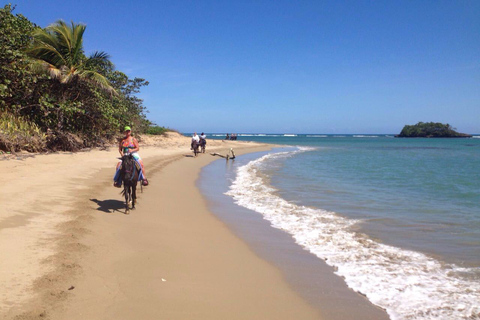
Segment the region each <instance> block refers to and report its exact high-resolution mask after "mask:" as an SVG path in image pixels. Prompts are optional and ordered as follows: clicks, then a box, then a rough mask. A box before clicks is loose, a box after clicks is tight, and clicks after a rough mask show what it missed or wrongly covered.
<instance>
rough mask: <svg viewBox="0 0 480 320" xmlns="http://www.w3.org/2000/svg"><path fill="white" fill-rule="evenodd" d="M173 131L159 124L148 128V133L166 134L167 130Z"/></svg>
mask: <svg viewBox="0 0 480 320" xmlns="http://www.w3.org/2000/svg"><path fill="white" fill-rule="evenodd" d="M167 131H171V130H169V129H167V128H164V127H159V126H151V127H149V128H148V129H147V131H146V134H151V135H162V134H165V132H167Z"/></svg>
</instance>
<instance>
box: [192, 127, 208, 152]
mask: <svg viewBox="0 0 480 320" xmlns="http://www.w3.org/2000/svg"><path fill="white" fill-rule="evenodd" d="M206 145H207V136H206V135H205V133H203V132H202V134H201V135H200V136H198V135H197V133H196V132H195V133H194V134H193V135H192V143H191V145H190V149H191V150H193V154H194V155H195V157H196V156H197V154H199V153H200V152H202V153H205V147H206Z"/></svg>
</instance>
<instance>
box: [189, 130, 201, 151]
mask: <svg viewBox="0 0 480 320" xmlns="http://www.w3.org/2000/svg"><path fill="white" fill-rule="evenodd" d="M199 142H200V138H199V137H198V135H197V133H196V132H195V133H194V134H193V136H192V144H191V145H190V147H191V150H193V144H194V143H197V144H198V143H199Z"/></svg>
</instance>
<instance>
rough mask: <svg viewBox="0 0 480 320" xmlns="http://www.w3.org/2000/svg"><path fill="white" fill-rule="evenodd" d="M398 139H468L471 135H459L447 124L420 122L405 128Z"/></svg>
mask: <svg viewBox="0 0 480 320" xmlns="http://www.w3.org/2000/svg"><path fill="white" fill-rule="evenodd" d="M397 137H400V138H466V137H471V135H468V134H464V133H459V132H457V131H455V129H454V128H453V127H452V126H451V125H449V124H448V123H447V124H443V123H440V122H419V123H417V124H415V125H406V126H404V127H403V129H402V131H401V132H400V134H399V135H397Z"/></svg>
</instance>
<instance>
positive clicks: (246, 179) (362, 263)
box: [226, 148, 480, 320]
mask: <svg viewBox="0 0 480 320" xmlns="http://www.w3.org/2000/svg"><path fill="white" fill-rule="evenodd" d="M309 150H311V149H310V148H299V149H297V150H295V151H291V152H279V153H272V154H268V155H266V156H263V157H261V158H259V159H257V160H254V161H251V162H249V163H248V164H247V165H245V166H242V167H239V168H238V169H237V176H236V178H235V180H234V181H233V183H232V185H231V186H230V190H229V191H228V192H227V193H226V194H227V195H229V196H231V197H233V198H234V201H235V202H236V203H237V204H238V205H240V206H243V207H246V208H248V209H251V210H254V211H256V212H258V213H260V214H262V215H263V217H264V219H266V220H268V221H270V223H271V225H272V226H273V227H275V228H279V229H282V230H284V231H286V232H288V233H290V234H291V235H292V237H293V238H294V239H295V241H296V242H297V243H298V244H299V245H301V246H302V247H304V248H306V249H307V250H309V251H310V252H311V253H313V254H315V255H316V256H317V257H319V258H321V259H323V260H325V261H326V262H327V263H328V264H329V265H331V266H334V267H335V268H336V274H338V275H339V276H342V277H344V279H345V282H346V283H347V285H348V286H349V287H350V288H352V289H353V290H355V291H357V292H360V293H362V294H364V295H365V296H366V297H367V298H368V299H369V300H370V301H371V302H372V303H374V304H376V305H378V306H380V307H382V308H384V309H386V310H387V312H388V314H389V315H390V317H391V318H392V319H394V320H398V319H402V320H403V319H480V279H479V275H480V270H479V268H459V267H457V266H455V265H445V264H442V263H441V262H439V261H437V260H435V259H433V258H431V257H429V256H427V255H425V254H422V253H419V252H414V251H409V250H404V249H400V248H396V247H393V246H389V245H385V244H382V243H379V242H377V241H374V240H372V239H370V238H369V237H368V236H367V235H365V234H361V233H358V232H355V231H353V230H352V226H354V225H355V224H357V223H359V222H360V221H359V220H353V219H346V218H344V217H342V216H340V215H338V214H337V213H335V212H331V211H326V210H322V209H318V208H313V207H306V206H301V205H296V204H294V203H291V202H288V201H286V200H284V199H283V198H281V197H280V196H278V190H276V189H275V188H274V187H272V186H271V185H269V184H268V182H267V180H266V179H265V177H264V176H263V173H262V168H263V167H266V166H267V167H268V163H269V162H270V161H271V160H275V159H279V158H285V157H292V156H294V155H295V154H297V153H299V152H306V151H309ZM345 200H346V201H348V199H345ZM465 275H468V276H467V277H465ZM472 275H474V276H473V277H472Z"/></svg>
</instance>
